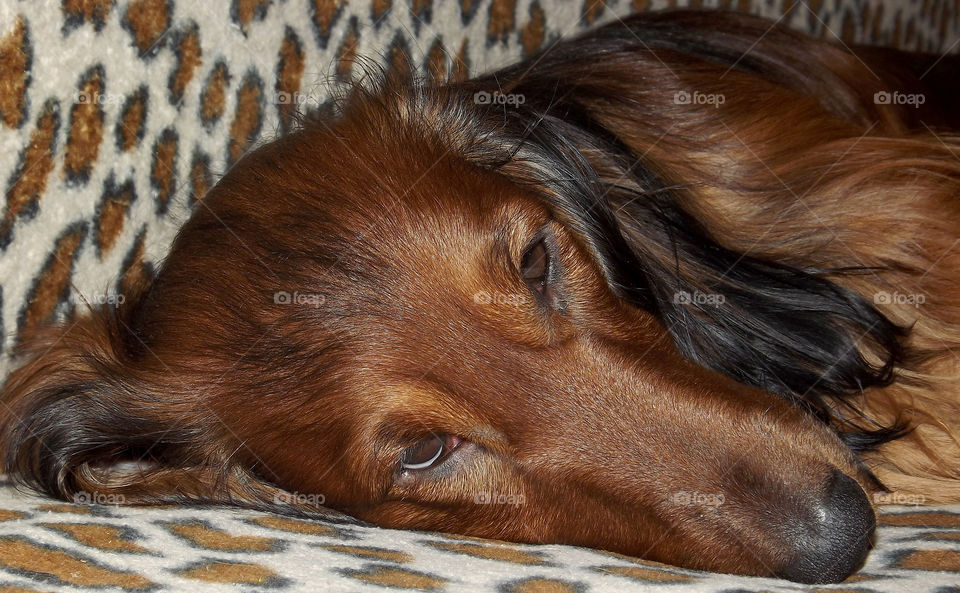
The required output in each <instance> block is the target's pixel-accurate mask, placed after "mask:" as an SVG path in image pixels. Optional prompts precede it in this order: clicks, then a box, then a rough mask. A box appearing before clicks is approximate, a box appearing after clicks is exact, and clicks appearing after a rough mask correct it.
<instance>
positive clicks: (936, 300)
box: [0, 12, 960, 582]
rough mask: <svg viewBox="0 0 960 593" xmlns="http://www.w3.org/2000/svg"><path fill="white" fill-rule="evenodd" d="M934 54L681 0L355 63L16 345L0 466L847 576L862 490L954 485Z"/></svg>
mask: <svg viewBox="0 0 960 593" xmlns="http://www.w3.org/2000/svg"><path fill="white" fill-rule="evenodd" d="M935 61H936V56H929V57H927V56H912V55H908V54H899V53H897V52H893V51H885V50H867V49H858V50H857V51H856V52H855V53H854V52H852V51H850V50H848V49H846V48H844V47H841V46H836V45H833V44H830V43H826V42H823V41H819V40H815V39H811V38H808V37H805V36H802V35H800V34H797V33H793V32H790V31H788V30H785V29H781V28H777V27H773V28H771V24H770V23H769V22H766V21H763V20H760V19H756V18H752V17H748V16H743V15H734V14H722V13H709V14H702V13H690V12H680V13H669V14H647V15H642V16H638V17H635V18H632V19H630V20H628V21H626V22H625V23H615V24H613V25H610V26H607V27H604V28H600V29H598V30H595V31H593V32H591V33H589V34H587V35H585V36H582V37H580V38H578V39H574V40H572V41H565V42H562V43H558V44H555V45H554V46H552V47H551V48H549V49H548V50H546V51H544V52H542V53H540V54H539V55H537V56H534V57H533V58H531V59H529V60H527V61H526V62H523V63H521V64H519V65H517V66H513V67H510V68H506V69H504V70H501V71H499V72H497V73H495V74H491V75H489V76H483V77H480V78H475V79H472V80H469V81H462V82H450V83H445V84H428V83H426V82H423V81H418V80H416V79H415V78H414V77H412V76H409V75H403V74H396V73H394V74H388V75H383V76H380V77H379V78H378V80H377V82H374V83H368V84H358V85H356V86H355V87H354V88H353V89H352V90H351V91H350V92H349V93H347V94H346V96H345V97H344V98H343V99H342V100H341V101H339V102H338V103H337V106H336V108H334V109H331V110H328V111H326V112H324V113H322V114H318V115H316V116H314V117H311V118H306V119H305V120H304V122H303V124H302V125H301V126H300V127H299V129H298V130H297V131H295V132H292V133H290V134H288V135H286V136H284V137H282V138H280V139H279V140H277V141H275V142H273V143H271V144H268V145H266V146H263V147H262V148H260V149H258V150H256V151H255V152H253V153H252V154H250V155H248V156H247V157H245V158H244V159H243V160H242V161H241V162H239V163H238V164H237V165H236V166H234V167H233V168H232V169H231V170H230V171H229V173H227V174H226V176H225V177H224V178H223V179H222V180H221V181H220V182H219V184H218V185H217V186H216V187H215V188H214V189H213V190H212V191H211V192H210V193H209V194H208V195H207V196H206V197H205V198H204V199H203V200H202V202H201V203H200V204H199V205H198V206H197V207H196V210H195V212H194V214H193V216H192V218H191V219H190V220H189V222H187V223H186V225H185V226H184V227H183V228H182V230H181V232H180V234H179V236H178V238H177V240H176V242H175V243H174V245H173V248H172V251H171V252H170V254H169V257H168V258H167V259H166V261H165V262H164V263H163V265H162V268H161V269H160V271H159V274H158V275H157V277H156V278H155V279H154V280H153V281H152V283H151V284H150V285H149V286H145V287H143V289H142V291H141V292H140V293H139V294H137V295H128V296H127V302H126V303H125V304H124V305H122V306H119V307H112V308H111V307H107V308H103V309H99V310H94V311H93V312H92V314H91V315H88V316H83V317H81V318H79V319H76V320H75V321H73V322H71V323H68V324H65V325H60V326H56V327H48V328H45V329H40V330H37V331H35V332H33V333H31V334H30V335H28V336H26V337H25V338H24V339H23V341H22V344H21V353H22V356H23V364H22V366H20V368H19V369H18V370H17V371H15V372H14V373H13V374H12V375H11V377H10V378H9V380H8V381H7V383H6V386H5V387H4V396H3V397H4V399H3V402H4V406H3V414H4V416H3V418H2V433H0V438H2V447H3V462H4V463H5V468H6V471H7V472H9V473H11V474H13V475H15V476H17V477H18V478H19V479H20V480H21V481H22V482H24V483H25V484H27V485H29V486H31V487H33V488H35V489H37V490H40V491H42V492H45V493H47V494H49V495H51V496H57V497H62V498H66V499H70V498H71V497H73V496H74V495H75V494H77V493H97V494H98V495H101V496H102V495H106V494H113V495H116V496H117V497H122V500H125V501H127V502H130V503H155V502H171V501H172V502H183V503H190V502H201V501H203V502H214V503H229V504H239V505H248V506H267V507H272V508H278V509H279V508H286V507H293V508H295V509H307V510H309V509H315V507H314V504H313V503H319V502H322V503H323V506H324V507H325V508H329V509H335V510H338V511H341V512H343V513H345V514H347V515H349V516H351V517H354V518H358V519H361V520H365V521H369V522H372V523H375V524H378V525H383V526H388V527H397V528H415V529H429V530H439V531H446V532H453V533H459V534H468V535H473V536H481V537H488V538H500V539H506V540H512V541H518V542H559V543H566V544H575V545H582V546H591V547H597V548H604V549H607V550H614V551H617V552H621V553H624V554H631V555H635V556H641V557H645V558H650V559H655V560H659V561H663V562H669V563H672V564H677V565H681V566H686V567H693V568H699V569H707V570H713V571H722V572H732V573H742V574H750V575H776V576H780V577H783V578H788V579H792V580H795V581H802V582H834V581H839V580H842V579H844V578H845V577H847V576H848V575H849V574H851V573H852V572H853V571H855V570H856V569H857V568H858V567H859V566H860V564H861V563H862V561H863V559H864V557H865V555H866V554H867V551H868V549H869V547H870V545H871V538H872V536H873V532H874V526H875V518H874V508H875V506H876V505H877V504H882V503H884V502H889V501H893V502H898V501H901V502H902V501H905V500H906V501H926V502H947V501H960V440H958V437H960V140H958V139H957V138H956V137H951V135H950V134H951V132H950V130H951V129H952V128H954V129H955V128H956V127H957V126H958V121H957V118H958V117H960V111H958V110H957V109H956V104H955V102H956V98H957V95H951V94H950V93H951V85H953V84H954V83H955V81H956V80H957V79H960V68H958V65H960V63H958V60H957V59H956V58H953V57H945V58H943V59H941V60H939V61H936V63H935ZM934 65H935V67H931V66H934ZM315 510H316V509H315Z"/></svg>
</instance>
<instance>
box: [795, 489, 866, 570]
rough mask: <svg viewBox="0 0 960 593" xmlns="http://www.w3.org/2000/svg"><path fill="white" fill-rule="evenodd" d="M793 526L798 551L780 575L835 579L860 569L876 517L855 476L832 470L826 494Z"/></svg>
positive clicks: (797, 519)
mask: <svg viewBox="0 0 960 593" xmlns="http://www.w3.org/2000/svg"><path fill="white" fill-rule="evenodd" d="M795 520H796V521H797V523H796V524H795V525H792V526H791V528H792V529H791V533H792V534H794V535H795V538H796V539H795V542H794V544H795V548H796V552H795V554H794V556H793V557H792V559H791V560H790V564H789V565H788V566H786V567H785V568H784V569H783V570H782V571H781V573H780V576H782V577H784V578H787V579H790V580H792V581H798V582H801V583H836V582H839V581H842V580H843V579H845V578H846V577H848V576H849V575H850V574H851V573H853V572H854V571H855V570H857V569H858V568H859V567H860V565H861V564H862V563H863V561H864V558H866V555H867V552H868V551H869V549H870V545H871V540H872V538H873V532H874V529H875V527H876V519H875V517H874V513H873V509H872V508H871V506H870V503H869V501H868V500H867V495H866V494H865V493H864V491H863V489H861V488H860V486H859V485H858V484H857V482H856V481H855V480H853V479H852V478H850V477H849V476H847V475H845V474H843V473H841V472H840V471H838V470H833V473H832V475H831V477H830V479H829V482H828V484H827V487H826V489H825V493H824V496H823V497H822V498H821V500H820V501H819V503H817V504H815V505H814V506H813V507H812V508H811V509H810V512H808V513H806V516H803V517H799V518H796V519H795Z"/></svg>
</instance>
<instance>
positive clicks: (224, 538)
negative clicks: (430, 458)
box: [0, 484, 960, 593]
mask: <svg viewBox="0 0 960 593" xmlns="http://www.w3.org/2000/svg"><path fill="white" fill-rule="evenodd" d="M77 500H78V501H80V504H65V503H53V502H51V501H49V500H44V499H39V498H33V497H28V496H25V495H24V494H22V493H18V492H16V491H15V490H14V489H13V488H12V487H11V486H9V485H2V484H0V592H2V593H12V592H14V591H17V592H27V591H29V592H41V591H42V592H54V591H56V592H60V591H63V592H67V591H70V592H76V591H121V590H122V591H157V592H160V591H164V592H165V591H183V592H190V593H192V592H195V591H244V592H255V591H256V592H267V591H278V592H287V591H303V592H310V593H312V592H316V591H358V592H364V591H397V590H404V591H490V592H500V593H588V592H603V591H618V592H619V591H624V592H628V591H636V592H656V591H668V590H669V591H678V590H682V591H691V592H698V593H713V592H715V591H726V592H733V591H736V592H740V593H766V592H784V593H786V592H797V591H810V592H815V591H817V592H819V591H823V592H825V591H835V592H854V591H855V592H861V593H904V592H907V591H909V592H911V593H927V592H929V593H956V591H957V590H958V589H957V588H956V586H957V585H958V584H960V506H954V507H940V508H937V509H925V508H922V507H920V508H916V507H897V508H893V507H891V508H890V509H888V510H886V511H885V512H883V513H882V514H881V515H880V527H879V537H878V545H877V547H876V548H875V549H874V551H873V552H872V554H871V556H870V557H869V559H868V561H867V564H866V566H865V567H864V568H863V570H861V571H860V572H859V573H857V574H856V575H854V576H853V577H851V578H850V579H849V580H848V581H846V582H845V583H844V584H843V585H839V586H825V587H805V586H802V585H797V584H794V583H787V582H785V581H780V580H775V579H762V578H750V577H736V576H730V575H715V574H709V573H703V572H697V571H691V570H683V569H678V568H674V567H670V566H666V565H663V564H658V563H655V562H647V561H642V560H637V559H634V558H628V557H625V556H620V555H619V554H611V553H607V552H602V551H598V550H588V549H584V548H574V547H571V546H528V545H520V544H509V543H504V542H496V541H487V540H478V539H473V538H465V537H457V536H449V535H443V534H439V533H423V532H415V531H395V530H388V529H379V528H376V527H366V526H359V525H350V524H341V523H333V522H329V521H326V522H323V521H307V520H302V519H291V518H287V517H279V516H276V515H269V514H264V513H258V512H253V511H246V510H223V509H201V508H181V507H176V508H173V507H170V508H133V507H125V506H117V505H114V504H112V503H113V502H116V501H111V500H107V499H103V500H100V499H96V500H91V499H88V498H85V497H83V496H79V497H78V498H77ZM88 503H98V504H88Z"/></svg>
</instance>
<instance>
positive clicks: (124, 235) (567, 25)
mask: <svg viewBox="0 0 960 593" xmlns="http://www.w3.org/2000/svg"><path fill="white" fill-rule="evenodd" d="M688 5H693V6H697V7H702V8H718V7H719V8H729V9H738V10H745V11H750V12H754V13H757V14H761V15H764V16H767V17H770V18H772V19H775V20H778V21H780V22H782V23H785V24H787V25H789V26H792V27H795V28H797V29H800V30H803V31H807V32H809V33H812V34H814V35H821V36H824V37H828V38H835V39H838V40H839V41H840V42H842V43H874V44H880V45H887V46H891V47H898V48H902V49H913V50H925V51H929V52H935V53H940V52H950V51H952V52H956V51H958V49H960V48H958V45H960V17H958V14H960V5H957V4H956V2H954V1H953V0H923V1H922V2H920V1H912V2H909V3H907V2H903V1H902V0H870V1H863V0H810V1H809V2H806V1H804V0H719V1H718V0H693V1H690V2H687V1H679V2H670V3H669V4H668V3H667V2H666V1H665V0H632V1H631V0H616V1H609V2H604V1H602V0H458V1H446V2H445V1H442V0H410V1H409V2H401V1H399V0H351V1H350V2H347V0H204V1H202V2H194V1H189V0H134V1H126V0H32V1H19V2H18V1H15V0H0V190H2V191H3V199H2V206H0V383H2V380H3V378H4V377H5V376H6V373H7V372H8V371H9V368H10V366H11V361H10V354H11V352H12V349H13V347H14V346H15V344H16V343H17V340H18V336H20V335H21V333H22V332H23V331H24V329H26V328H29V327H31V326H34V325H36V324H38V323H42V322H44V321H47V320H49V319H51V318H64V317H68V316H70V315H72V314H74V312H75V311H77V310H82V308H83V307H84V303H85V302H89V303H109V304H111V305H115V306H123V303H124V300H125V296H124V295H125V287H126V286H127V285H128V284H129V282H130V281H131V280H133V279H136V278H138V277H143V276H149V275H150V274H152V273H153V270H154V269H155V268H156V266H157V264H158V262H159V261H161V260H162V258H163V256H164V254H165V252H166V250H167V248H168V246H169V244H170V242H171V241H172V239H173V236H174V234H175V233H176V230H177V229H178V228H179V226H180V225H181V224H182V223H183V222H184V220H186V218H187V217H188V216H189V214H190V212H191V209H192V208H193V206H194V205H195V204H196V201H197V200H198V199H200V198H201V197H202V196H203V194H204V193H205V192H206V191H207V189H209V188H210V187H211V186H212V185H213V184H214V183H215V182H216V180H217V179H218V178H219V177H220V175H221V174H222V173H223V172H224V171H225V170H227V169H228V168H229V166H230V165H231V164H232V163H234V162H236V161H237V160H238V159H239V158H240V157H241V156H242V155H243V154H244V153H245V152H246V151H247V150H249V149H250V148H251V147H252V146H254V145H256V144H258V143H260V142H263V141H266V140H269V139H271V138H273V137H276V136H277V135H278V134H281V133H283V131H284V130H286V129H288V128H289V126H290V125H291V122H292V120H293V117H294V114H295V112H296V111H298V110H308V109H312V108H317V107H321V106H323V105H324V103H325V102H326V101H327V99H328V97H329V95H330V92H331V89H333V88H335V87H336V86H337V85H341V84H343V83H344V82H346V81H348V80H349V79H350V77H351V75H352V74H354V73H355V71H356V70H357V67H356V62H357V60H359V59H370V60H373V61H376V62H381V63H392V64H399V63H401V62H404V61H405V62H408V63H410V64H412V65H413V66H415V67H416V68H418V69H420V70H422V71H424V72H426V73H428V74H429V75H430V76H433V77H436V78H445V77H447V76H451V75H456V76H459V75H464V74H472V73H478V72H482V71H486V70H489V69H491V68H494V67H497V66H502V65H504V64H506V63H509V62H511V61H514V60H517V59H519V58H521V57H523V56H525V55H529V54H530V53H531V52H534V51H536V50H537V49H539V48H542V47H545V46H548V45H549V44H550V43H552V42H553V41H554V40H556V39H557V38H559V37H561V36H565V35H570V34H573V33H575V32H577V31H580V30H583V29H584V28H587V27H590V26H595V25H597V24H599V23H601V22H606V21H611V20H615V19H618V18H623V17H624V16H626V15H627V14H629V13H631V12H635V11H642V10H650V9H660V8H665V7H668V6H688ZM882 523H883V525H882V527H881V528H880V530H879V541H878V549H877V550H876V551H875V552H874V554H873V555H872V556H871V557H870V560H869V563H868V564H867V566H866V568H865V569H864V570H863V571H862V573H861V574H859V575H857V576H856V577H854V578H853V579H851V580H850V581H848V582H847V583H845V584H844V585H840V586H831V587H819V588H818V587H802V586H799V585H792V584H789V583H785V582H783V581H775V580H763V579H750V578H738V577H731V576H722V575H708V574H702V573H697V572H691V571H686V570H679V569H675V568H670V567H666V566H661V565H657V564H653V563H648V562H641V561H637V560H634V559H630V558H625V557H621V556H616V555H611V554H607V553H603V552H599V551H592V550H584V549H578V548H571V547H563V546H520V545H513V544H504V543H499V542H488V541H480V540H473V539H465V538H455V537H448V536H443V535H439V534H433V533H417V532H400V531H389V530H381V529H376V528H369V527H363V526H357V525H346V524H334V523H321V522H306V521H302V520H292V519H288V518H283V517H279V516H271V515H265V514H260V513H254V512H247V511H237V510H224V509H213V508H154V509H139V508H127V507H113V506H96V505H94V506H86V505H68V504H60V503H54V502H52V501H49V500H43V499H37V498H33V497H30V496H28V495H26V494H24V493H20V492H17V491H16V490H14V489H13V488H12V487H10V486H9V485H0V593H5V592H12V591H81V590H83V591H87V590H101V591H116V590H121V589H123V590H145V591H146V590H151V591H154V590H156V591H197V590H201V589H202V590H211V591H266V590H290V591H325V590H332V591H345V590H347V591H372V590H384V588H388V589H391V590H396V589H413V590H449V591H466V590H478V591H481V590H482V591H486V590H489V591H530V592H533V591H537V592H547V591H550V592H553V591H556V592H562V591H587V590H597V591H605V590H613V591H627V590H638V591H639V590H643V591H647V590H665V589H670V590H676V589H678V588H682V589H684V590H688V589H689V590H696V591H716V590H724V591H819V590H824V591H826V590H829V591H842V590H851V591H890V592H894V591H930V592H937V593H948V592H957V591H960V508H897V509H890V510H888V511H886V512H885V513H884V515H883V516H882ZM951 571H952V572H951Z"/></svg>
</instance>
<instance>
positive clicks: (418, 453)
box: [400, 434, 462, 471]
mask: <svg viewBox="0 0 960 593" xmlns="http://www.w3.org/2000/svg"><path fill="white" fill-rule="evenodd" d="M461 441H462V439H460V438H459V437H455V436H453V435H451V434H439V435H437V434H435V435H430V436H429V437H427V438H425V439H423V440H421V441H420V442H419V443H417V444H416V445H414V446H412V447H410V448H409V449H407V450H406V451H404V452H403V458H402V459H401V461H400V467H401V469H404V470H414V471H416V470H424V469H430V468H431V467H433V466H435V465H437V464H439V463H440V462H442V461H443V460H444V459H446V457H447V455H449V454H450V452H451V451H453V450H454V449H456V448H457V447H458V446H459V445H460V443H461Z"/></svg>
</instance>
